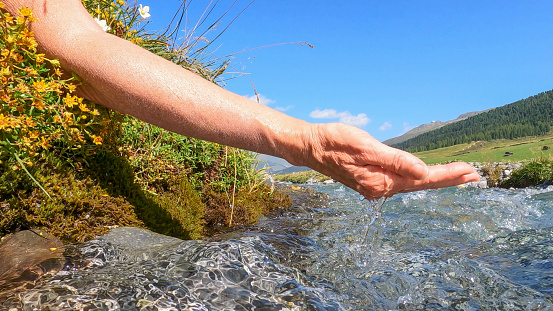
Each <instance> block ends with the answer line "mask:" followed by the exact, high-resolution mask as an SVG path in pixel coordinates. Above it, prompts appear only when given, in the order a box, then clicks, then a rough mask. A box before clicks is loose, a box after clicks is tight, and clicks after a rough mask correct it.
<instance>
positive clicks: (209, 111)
mask: <svg viewBox="0 0 553 311" xmlns="http://www.w3.org/2000/svg"><path fill="white" fill-rule="evenodd" d="M4 1H5V3H6V4H7V6H6V8H5V9H6V10H8V11H10V12H11V13H12V14H16V12H17V9H18V7H20V6H30V7H31V9H32V10H33V11H34V13H35V17H36V18H38V21H37V22H35V23H33V24H32V25H31V27H32V28H31V29H32V30H33V31H34V32H35V38H36V40H37V42H38V45H39V48H40V49H41V50H42V51H43V52H44V53H46V54H47V55H48V56H49V57H50V58H56V59H59V60H60V62H61V64H62V67H64V68H65V69H66V70H69V71H71V72H73V73H75V74H77V75H78V76H79V77H80V78H81V79H82V86H81V87H80V88H79V89H78V91H79V93H80V94H81V95H83V96H84V97H86V98H88V99H90V100H92V101H95V102H97V103H99V104H101V105H104V106H106V107H109V108H112V109H115V110H118V111H121V112H123V113H128V114H131V115H134V116H136V117H138V118H140V119H142V120H144V121H146V122H149V123H152V124H155V125H159V126H161V127H163V128H165V129H168V130H170V131H173V132H176V133H180V134H183V135H188V136H192V137H196V138H200V139H205V140H210V141H214V142H218V143H221V144H226V145H230V146H235V147H239V148H243V149H248V150H252V151H256V152H261V153H266V154H271V155H275V156H279V157H282V158H284V159H286V160H288V161H289V162H291V163H292V164H296V165H305V166H309V167H311V168H313V169H315V170H318V171H320V172H322V173H324V174H326V175H328V176H331V177H332V178H334V179H336V180H338V181H340V182H342V183H343V184H345V185H346V186H348V187H350V188H352V189H354V190H356V191H358V192H359V193H361V194H362V195H364V196H365V197H367V198H377V197H381V196H391V195H393V194H394V193H398V192H405V191H414V190H421V189H428V188H439V187H447V186H452V185H456V184H461V183H465V182H468V181H474V180H478V174H476V173H475V172H474V170H473V169H472V168H471V167H470V166H468V165H467V164H464V163H452V164H448V165H444V166H434V167H431V168H428V167H427V166H426V165H425V164H424V163H423V162H422V161H421V160H420V159H418V158H417V157H415V156H413V155H412V154H409V153H407V152H404V151H401V150H397V149H394V148H390V147H388V146H385V145H383V144H382V143H380V142H378V141H377V140H375V139H374V138H373V137H372V136H370V135H369V134H368V133H366V132H364V131H362V130H360V129H358V128H354V127H351V126H347V125H344V124H318V125H317V124H314V125H313V124H309V123H307V122H304V121H301V120H298V119H294V118H292V117H289V116H287V115H285V114H282V113H280V112H278V111H276V110H273V109H270V108H268V107H266V106H264V105H261V104H258V103H256V102H254V101H251V100H248V99H246V98H245V97H242V96H239V95H236V94H233V93H231V92H228V91H226V90H225V89H223V88H220V87H218V86H216V85H215V84H213V83H211V82H209V81H207V80H204V79H203V78H201V77H199V76H197V75H195V74H193V73H192V72H190V71H188V70H186V69H184V68H182V67H180V66H177V65H175V64H173V63H171V62H169V61H167V60H165V59H163V58H161V57H158V56H156V55H154V54H152V53H150V52H148V51H146V50H144V49H142V48H140V47H138V46H135V45H133V44H132V43H130V42H128V41H125V40H123V39H120V38H118V37H115V36H112V35H110V34H107V33H105V32H104V31H103V30H102V29H101V28H100V27H99V26H98V25H97V24H96V22H95V21H94V20H93V19H92V17H91V16H90V15H89V14H88V12H87V11H86V10H85V9H84V8H83V7H82V5H81V3H80V1H78V0H65V1H59V0H35V1H23V0H4Z"/></svg>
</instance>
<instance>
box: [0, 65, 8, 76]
mask: <svg viewBox="0 0 553 311" xmlns="http://www.w3.org/2000/svg"><path fill="white" fill-rule="evenodd" d="M10 73H11V70H10V67H4V68H2V69H0V76H9V75H10Z"/></svg>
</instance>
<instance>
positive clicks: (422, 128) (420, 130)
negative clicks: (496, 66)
mask: <svg viewBox="0 0 553 311" xmlns="http://www.w3.org/2000/svg"><path fill="white" fill-rule="evenodd" d="M489 110H490V109H487V110H483V111H472V112H467V113H464V114H462V115H460V116H459V117H457V119H454V120H449V121H445V122H442V121H440V120H438V121H432V122H431V123H425V124H422V125H419V126H417V127H415V128H414V129H412V130H410V131H408V132H407V133H405V134H402V135H400V136H397V137H394V138H390V139H388V140H385V141H383V142H382V143H383V144H386V145H388V146H391V145H395V144H399V143H401V142H404V141H406V140H408V139H411V138H413V137H416V136H418V135H421V134H424V133H426V132H430V131H433V130H437V129H439V128H440V127H442V126H445V125H448V124H451V123H455V122H458V121H462V120H465V119H467V118H470V117H472V116H475V115H477V114H480V113H483V112H486V111H489Z"/></svg>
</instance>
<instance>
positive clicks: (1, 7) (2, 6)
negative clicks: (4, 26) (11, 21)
mask: <svg viewBox="0 0 553 311" xmlns="http://www.w3.org/2000/svg"><path fill="white" fill-rule="evenodd" d="M3 8H4V3H2V2H1V1H0V9H3Z"/></svg>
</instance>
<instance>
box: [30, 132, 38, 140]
mask: <svg viewBox="0 0 553 311" xmlns="http://www.w3.org/2000/svg"><path fill="white" fill-rule="evenodd" d="M29 138H30V139H32V140H35V139H37V138H38V131H31V132H30V133H29Z"/></svg>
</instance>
